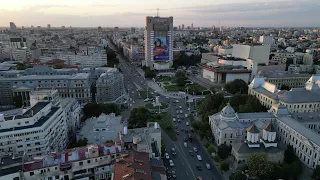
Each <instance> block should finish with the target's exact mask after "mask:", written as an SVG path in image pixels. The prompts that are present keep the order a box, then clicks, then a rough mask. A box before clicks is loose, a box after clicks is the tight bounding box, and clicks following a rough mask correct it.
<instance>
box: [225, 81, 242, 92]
mask: <svg viewBox="0 0 320 180" xmlns="http://www.w3.org/2000/svg"><path fill="white" fill-rule="evenodd" d="M224 88H225V89H226V91H228V92H229V93H231V94H236V93H238V92H240V93H243V94H246V93H247V91H248V84H247V82H245V81H244V80H242V79H235V80H233V81H231V82H228V83H226V84H225V85H224Z"/></svg>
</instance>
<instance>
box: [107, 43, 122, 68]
mask: <svg viewBox="0 0 320 180" xmlns="http://www.w3.org/2000/svg"><path fill="white" fill-rule="evenodd" d="M104 49H105V50H106V53H107V56H108V64H107V65H106V66H107V67H112V68H113V67H114V66H117V65H118V64H119V59H118V58H117V54H116V53H115V52H114V51H113V50H112V49H111V48H110V47H109V46H107V47H104Z"/></svg>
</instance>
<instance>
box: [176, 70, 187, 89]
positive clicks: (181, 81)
mask: <svg viewBox="0 0 320 180" xmlns="http://www.w3.org/2000/svg"><path fill="white" fill-rule="evenodd" d="M187 79H188V78H187V76H186V74H185V73H184V72H182V71H178V72H176V74H175V79H174V82H175V83H176V84H177V85H178V86H180V87H183V86H185V84H186V80H187Z"/></svg>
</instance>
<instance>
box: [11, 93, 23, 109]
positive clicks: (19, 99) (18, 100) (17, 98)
mask: <svg viewBox="0 0 320 180" xmlns="http://www.w3.org/2000/svg"><path fill="white" fill-rule="evenodd" d="M13 105H14V106H15V107H16V108H21V107H22V106H23V102H22V96H21V95H17V96H13Z"/></svg>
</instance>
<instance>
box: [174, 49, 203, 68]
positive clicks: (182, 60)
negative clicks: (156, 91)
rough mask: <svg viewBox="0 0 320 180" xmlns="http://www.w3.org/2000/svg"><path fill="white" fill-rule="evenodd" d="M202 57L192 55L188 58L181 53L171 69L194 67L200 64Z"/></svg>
mask: <svg viewBox="0 0 320 180" xmlns="http://www.w3.org/2000/svg"><path fill="white" fill-rule="evenodd" d="M201 58H202V55H194V54H192V55H191V56H188V55H187V54H185V53H184V52H181V53H180V55H178V56H177V57H176V58H175V59H174V61H173V67H174V68H178V67H179V66H195V65H197V64H198V63H200V62H201Z"/></svg>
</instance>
